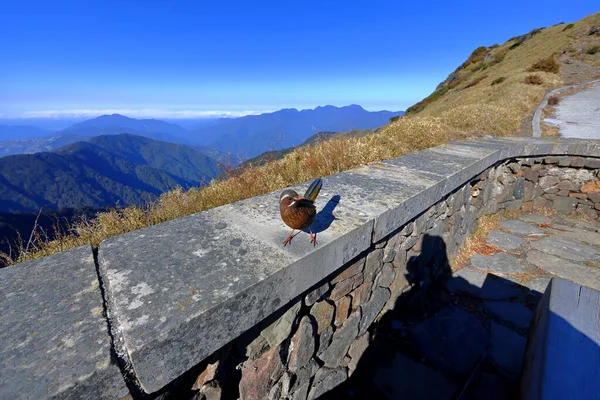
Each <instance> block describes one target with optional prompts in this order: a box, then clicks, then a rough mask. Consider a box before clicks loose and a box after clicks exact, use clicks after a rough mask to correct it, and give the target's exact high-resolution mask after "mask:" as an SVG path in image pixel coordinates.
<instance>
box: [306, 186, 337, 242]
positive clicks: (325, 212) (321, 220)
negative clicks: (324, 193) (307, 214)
mask: <svg viewBox="0 0 600 400" xmlns="http://www.w3.org/2000/svg"><path fill="white" fill-rule="evenodd" d="M340 199H341V196H340V195H339V194H336V195H335V196H332V197H331V199H329V201H328V202H327V204H325V207H323V208H322V209H321V211H319V212H318V213H317V216H316V217H315V222H313V224H312V226H311V227H310V229H311V231H312V232H313V233H320V232H323V231H325V230H327V229H329V227H330V226H331V224H332V223H333V221H335V220H336V217H335V215H333V210H335V208H336V207H337V205H338V204H339V203H340ZM306 232H308V229H307V230H306Z"/></svg>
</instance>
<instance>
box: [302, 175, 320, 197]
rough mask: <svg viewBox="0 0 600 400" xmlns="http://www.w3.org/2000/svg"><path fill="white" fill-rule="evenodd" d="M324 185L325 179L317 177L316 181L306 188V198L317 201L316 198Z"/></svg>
mask: <svg viewBox="0 0 600 400" xmlns="http://www.w3.org/2000/svg"><path fill="white" fill-rule="evenodd" d="M322 186H323V181H322V180H321V178H317V179H315V180H314V181H312V183H311V184H310V186H309V187H308V189H306V193H304V198H305V199H309V200H311V201H315V199H316V198H317V196H318V195H319V192H320V191H321V187H322Z"/></svg>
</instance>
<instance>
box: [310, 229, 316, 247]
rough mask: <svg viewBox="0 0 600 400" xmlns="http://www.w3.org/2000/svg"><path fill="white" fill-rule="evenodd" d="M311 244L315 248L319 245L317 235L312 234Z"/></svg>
mask: <svg viewBox="0 0 600 400" xmlns="http://www.w3.org/2000/svg"><path fill="white" fill-rule="evenodd" d="M310 242H311V243H312V244H313V246H316V245H317V234H316V233H312V232H310Z"/></svg>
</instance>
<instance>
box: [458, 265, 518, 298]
mask: <svg viewBox="0 0 600 400" xmlns="http://www.w3.org/2000/svg"><path fill="white" fill-rule="evenodd" d="M446 287H447V288H448V290H450V291H451V292H457V291H460V292H466V293H470V294H472V295H475V296H477V297H481V298H482V299H486V300H505V299H509V298H513V297H517V296H519V295H521V294H522V293H523V291H522V290H521V289H520V288H519V286H517V285H515V284H514V283H512V282H510V281H508V280H506V279H502V278H500V277H496V276H494V275H492V274H484V273H481V272H478V271H475V270H473V269H470V268H463V269H461V270H460V271H458V272H457V273H455V274H454V276H453V277H452V278H451V279H449V280H448V283H447V284H446Z"/></svg>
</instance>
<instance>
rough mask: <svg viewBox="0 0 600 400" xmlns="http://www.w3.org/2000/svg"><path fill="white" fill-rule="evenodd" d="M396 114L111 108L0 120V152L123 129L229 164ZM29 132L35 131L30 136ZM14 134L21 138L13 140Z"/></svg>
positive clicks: (353, 109)
mask: <svg viewBox="0 0 600 400" xmlns="http://www.w3.org/2000/svg"><path fill="white" fill-rule="evenodd" d="M402 114H404V112H403V111H376V112H371V111H366V110H365V109H363V108H362V107H361V106H359V105H356V104H353V105H349V106H344V107H335V106H331V105H327V106H322V107H317V108H315V109H312V110H311V109H306V110H300V111H299V110H297V109H295V108H288V109H282V110H279V111H276V112H272V113H264V114H260V115H249V116H245V117H239V118H220V119H212V120H202V121H199V122H198V124H196V125H195V126H194V127H190V128H188V129H186V128H183V127H181V126H179V125H177V124H174V123H171V122H165V121H161V120H157V119H135V118H129V117H126V116H123V115H120V114H111V115H102V116H99V117H97V118H92V119H89V120H85V121H82V122H78V123H75V124H74V125H72V126H70V127H68V128H66V129H62V130H59V131H55V132H51V131H48V130H43V129H39V128H35V127H33V126H30V127H25V128H24V127H18V126H16V127H15V126H13V127H11V126H0V139H1V138H5V139H6V140H3V141H2V140H0V157H1V156H6V155H11V154H30V153H35V152H40V151H52V150H55V149H56V148H58V147H60V146H63V145H65V144H69V143H75V142H77V141H86V140H89V138H93V137H96V136H101V135H118V134H123V133H127V134H132V135H138V136H143V137H147V138H150V139H154V140H159V141H164V142H170V143H178V144H185V145H190V146H196V149H197V150H199V151H201V152H203V153H204V154H207V155H209V156H211V157H214V156H215V155H218V158H220V159H227V160H229V162H232V163H233V164H234V166H235V165H237V164H238V163H239V162H241V161H243V160H245V159H248V158H252V157H255V156H257V155H258V154H261V153H263V152H265V151H270V150H281V149H285V148H290V147H293V146H297V145H299V144H301V143H302V142H303V141H305V140H306V139H307V138H309V137H310V136H311V135H314V134H315V133H317V132H324V131H330V132H345V131H351V130H361V129H373V128H377V127H380V126H382V125H385V124H387V123H388V121H389V119H390V118H391V117H393V116H397V115H402ZM187 123H189V121H188V122H187ZM3 129H4V130H3ZM11 129H13V130H11ZM2 132H4V136H2ZM19 132H22V133H19ZM35 132H37V133H38V134H39V135H41V136H38V137H32V136H31V135H34V134H36V133H35ZM18 138H21V139H20V140H16V139H18ZM203 149H204V150H203Z"/></svg>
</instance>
